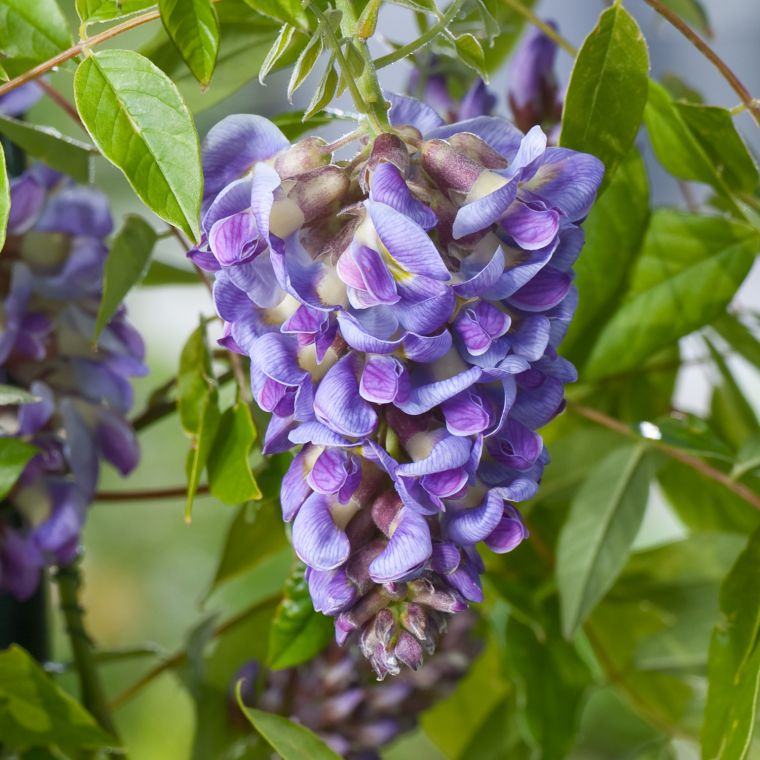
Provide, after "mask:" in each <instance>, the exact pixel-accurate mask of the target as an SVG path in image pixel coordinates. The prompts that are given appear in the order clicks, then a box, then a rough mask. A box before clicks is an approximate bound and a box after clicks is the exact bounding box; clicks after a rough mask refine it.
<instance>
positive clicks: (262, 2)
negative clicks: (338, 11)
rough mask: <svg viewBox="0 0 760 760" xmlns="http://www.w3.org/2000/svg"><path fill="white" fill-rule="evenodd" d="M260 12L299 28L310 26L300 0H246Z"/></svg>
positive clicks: (303, 28) (304, 28)
mask: <svg viewBox="0 0 760 760" xmlns="http://www.w3.org/2000/svg"><path fill="white" fill-rule="evenodd" d="M245 2H246V3H247V4H248V5H249V6H250V7H251V8H253V9H254V10H255V11H257V12H258V13H261V14H262V15H264V16H268V17H269V18H272V19H274V20H275V21H281V22H285V23H288V24H292V25H293V26H295V27H298V28H299V29H302V30H306V29H308V28H309V20H308V18H307V16H306V13H305V12H304V9H303V7H302V5H301V3H300V2H298V0H245Z"/></svg>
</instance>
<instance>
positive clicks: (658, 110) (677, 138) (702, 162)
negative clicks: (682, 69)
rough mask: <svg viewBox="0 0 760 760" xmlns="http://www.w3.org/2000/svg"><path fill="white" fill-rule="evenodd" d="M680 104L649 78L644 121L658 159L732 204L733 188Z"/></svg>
mask: <svg viewBox="0 0 760 760" xmlns="http://www.w3.org/2000/svg"><path fill="white" fill-rule="evenodd" d="M680 106H681V104H679V105H678V106H677V105H676V104H675V103H674V102H673V100H672V98H671V97H670V95H669V94H668V92H667V90H666V89H665V88H664V87H663V86H662V85H660V84H657V82H653V81H651V80H650V82H649V98H648V100H647V107H646V109H645V111H644V121H645V122H646V126H647V132H648V133H649V139H650V140H651V142H652V148H653V150H654V153H655V155H656V156H657V160H658V161H659V162H660V163H661V164H662V165H663V166H664V167H665V168H666V169H667V170H668V171H669V172H670V173H671V174H673V175H674V176H676V177H678V178H680V179H686V180H693V181H696V182H704V183H706V184H708V185H711V186H712V187H714V188H715V189H716V190H717V191H718V192H719V193H720V194H721V195H723V196H724V197H725V198H728V199H729V200H730V202H731V203H733V200H731V197H732V195H731V190H730V189H729V188H728V186H727V185H726V183H725V182H724V180H723V177H722V176H721V174H720V173H719V172H718V171H717V169H716V167H715V165H714V164H713V161H712V160H711V158H710V156H709V155H708V154H707V153H706V152H705V149H704V148H703V147H702V144H701V143H700V142H699V141H698V140H697V138H696V137H695V136H694V133H693V132H692V131H691V129H690V128H689V126H688V125H687V123H686V121H685V120H684V117H683V116H682V110H681V107H680Z"/></svg>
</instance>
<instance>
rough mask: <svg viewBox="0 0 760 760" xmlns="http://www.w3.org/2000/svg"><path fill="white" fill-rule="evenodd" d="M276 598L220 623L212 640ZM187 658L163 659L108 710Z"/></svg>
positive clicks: (183, 652) (181, 654) (182, 654)
mask: <svg viewBox="0 0 760 760" xmlns="http://www.w3.org/2000/svg"><path fill="white" fill-rule="evenodd" d="M277 598H279V594H275V595H272V596H268V597H266V598H264V599H261V600H260V601H258V602H256V603H255V604H252V605H251V606H250V607H246V608H245V609H244V610H242V611H241V612H239V613H237V615H233V616H232V617H231V618H229V619H227V620H225V621H224V622H223V623H220V624H219V625H218V626H217V627H216V628H215V629H214V631H213V633H212V634H211V638H212V640H213V639H217V638H219V637H220V636H223V635H224V634H225V633H227V632H228V631H230V630H232V629H233V628H235V627H236V626H238V625H240V624H241V623H243V622H245V621H246V620H248V618H250V617H251V615H255V614H256V613H257V612H258V611H259V610H261V609H262V608H263V607H265V606H266V605H267V604H272V603H273V602H274V601H275V600H276V599H277ZM187 656H188V652H187V649H181V650H180V651H178V652H176V653H175V654H173V655H172V656H171V657H168V658H167V659H165V660H164V661H163V662H160V663H158V665H155V666H154V667H152V668H151V669H150V670H149V671H148V672H147V673H145V674H144V675H142V676H141V677H140V678H138V679H137V680H136V681H135V682H134V683H133V684H131V685H130V686H127V688H126V689H124V691H122V692H121V693H120V694H117V695H116V697H114V699H113V700H111V704H110V708H111V709H112V710H118V709H119V708H120V707H122V706H123V705H124V704H126V703H127V702H129V701H130V700H131V699H132V698H133V697H135V696H136V695H137V694H138V693H139V692H141V691H142V690H143V689H144V688H145V687H146V686H147V685H148V684H150V683H152V682H153V681H155V680H156V678H158V677H159V676H160V675H162V674H163V673H166V672H167V671H169V670H174V669H175V668H178V667H180V666H181V665H183V664H184V663H185V662H186V661H187Z"/></svg>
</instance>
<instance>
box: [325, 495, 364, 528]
mask: <svg viewBox="0 0 760 760" xmlns="http://www.w3.org/2000/svg"><path fill="white" fill-rule="evenodd" d="M360 509H361V504H359V502H358V501H357V500H356V499H354V498H353V497H352V498H350V499H349V500H348V501H347V502H346V503H345V504H341V503H340V502H339V501H338V500H337V499H335V500H334V501H331V503H330V514H331V515H332V519H333V522H334V523H335V524H336V525H337V526H338V527H339V528H340V529H341V530H345V529H346V526H347V525H348V524H349V523H350V522H351V519H352V518H353V516H354V515H355V514H356V513H357V512H358V511H359V510H360Z"/></svg>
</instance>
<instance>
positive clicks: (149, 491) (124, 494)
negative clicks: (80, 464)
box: [95, 486, 209, 501]
mask: <svg viewBox="0 0 760 760" xmlns="http://www.w3.org/2000/svg"><path fill="white" fill-rule="evenodd" d="M208 492H209V490H208V486H198V489H197V490H196V492H195V493H196V494H197V495H198V496H202V495H204V494H207V493H208ZM186 495H187V486H171V487H169V488H143V489H139V490H136V491H122V490H119V491H98V492H97V493H96V494H95V501H158V500H159V499H181V498H183V497H184V496H186Z"/></svg>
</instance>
